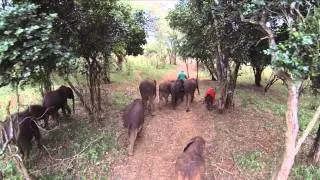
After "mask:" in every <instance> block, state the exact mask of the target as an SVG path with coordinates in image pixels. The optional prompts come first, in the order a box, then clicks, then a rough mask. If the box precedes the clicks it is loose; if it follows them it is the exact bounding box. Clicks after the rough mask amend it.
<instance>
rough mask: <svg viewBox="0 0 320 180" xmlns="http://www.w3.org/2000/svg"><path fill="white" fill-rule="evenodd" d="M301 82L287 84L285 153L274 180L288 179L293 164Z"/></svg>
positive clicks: (297, 129)
mask: <svg viewBox="0 0 320 180" xmlns="http://www.w3.org/2000/svg"><path fill="white" fill-rule="evenodd" d="M300 86H301V81H290V82H289V83H288V102H287V108H288V109H287V112H286V123H287V130H286V140H285V151H284V154H283V161H282V164H281V166H280V168H279V170H278V172H277V174H276V175H275V176H274V177H273V179H275V180H284V179H288V177H289V174H290V170H291V168H292V166H293V163H294V158H295V155H296V147H295V145H296V138H297V135H298V132H299V122H298V106H299V88H300Z"/></svg>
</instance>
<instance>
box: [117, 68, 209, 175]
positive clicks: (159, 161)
mask: <svg viewBox="0 0 320 180" xmlns="http://www.w3.org/2000/svg"><path fill="white" fill-rule="evenodd" d="M191 65H192V66H191V67H190V68H189V69H190V77H196V67H195V64H191ZM181 69H185V65H184V64H181V65H178V66H177V68H176V69H175V70H174V71H171V72H169V73H168V74H167V75H166V76H165V77H163V79H162V80H161V81H163V80H168V79H170V80H171V79H175V78H176V76H177V74H178V71H180V70H181ZM161 81H160V82H161ZM201 101H202V94H201V96H199V95H198V94H197V93H196V96H195V102H194V103H193V104H191V112H188V113H187V112H186V111H185V103H184V102H183V103H181V104H180V105H179V106H178V108H177V109H176V110H172V109H171V107H170V105H167V106H166V107H164V108H162V109H161V110H159V109H158V108H157V110H156V111H155V112H154V114H155V116H153V117H150V116H147V118H146V120H145V124H144V126H143V130H142V133H141V137H138V139H137V141H136V145H135V148H134V156H132V157H128V158H126V159H125V160H124V161H123V162H117V163H116V164H115V165H114V166H113V168H112V172H111V179H123V180H130V179H141V180H147V179H174V163H175V160H176V158H177V156H178V155H179V154H180V153H181V152H182V149H183V148H184V145H185V144H186V142H187V141H188V140H189V139H191V138H192V137H194V136H202V137H204V139H206V140H207V141H208V143H209V144H210V140H211V139H213V135H214V130H213V129H214V128H213V120H212V116H211V115H210V114H209V113H208V112H207V111H206V109H205V107H204V105H203V104H202V102H201ZM157 105H158V104H157Z"/></svg>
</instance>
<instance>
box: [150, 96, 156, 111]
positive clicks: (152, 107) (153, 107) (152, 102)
mask: <svg viewBox="0 0 320 180" xmlns="http://www.w3.org/2000/svg"><path fill="white" fill-rule="evenodd" d="M155 99H156V97H153V98H151V112H152V111H154V110H155V106H154V100H155Z"/></svg>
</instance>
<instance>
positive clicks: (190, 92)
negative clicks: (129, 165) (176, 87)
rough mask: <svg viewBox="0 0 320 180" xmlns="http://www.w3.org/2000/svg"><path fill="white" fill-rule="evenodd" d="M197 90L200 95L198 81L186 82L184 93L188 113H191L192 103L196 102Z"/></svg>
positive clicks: (190, 80) (189, 80)
mask: <svg viewBox="0 0 320 180" xmlns="http://www.w3.org/2000/svg"><path fill="white" fill-rule="evenodd" d="M196 90H198V94H199V95H200V91H199V84H198V80H197V79H194V78H191V79H187V80H184V91H185V96H186V103H187V109H186V111H187V112H189V111H190V103H192V102H193V100H194V93H195V92H196Z"/></svg>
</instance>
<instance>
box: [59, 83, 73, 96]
mask: <svg viewBox="0 0 320 180" xmlns="http://www.w3.org/2000/svg"><path fill="white" fill-rule="evenodd" d="M57 91H59V92H60V93H61V94H63V96H65V97H66V98H68V99H74V95H73V91H72V89H71V88H69V87H67V86H63V85H62V86H60V87H59V88H58V89H57Z"/></svg>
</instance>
